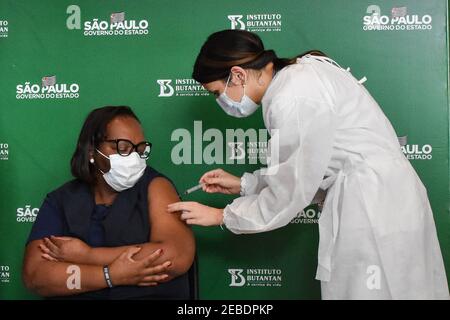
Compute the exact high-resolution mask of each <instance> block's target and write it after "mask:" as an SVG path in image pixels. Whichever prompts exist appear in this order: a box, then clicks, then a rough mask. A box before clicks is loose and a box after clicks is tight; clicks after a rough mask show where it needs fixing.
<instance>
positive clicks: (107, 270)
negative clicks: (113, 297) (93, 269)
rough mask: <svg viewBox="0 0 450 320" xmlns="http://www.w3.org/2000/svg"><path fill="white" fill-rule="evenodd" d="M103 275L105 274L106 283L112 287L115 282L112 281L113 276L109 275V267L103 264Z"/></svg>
mask: <svg viewBox="0 0 450 320" xmlns="http://www.w3.org/2000/svg"><path fill="white" fill-rule="evenodd" d="M103 275H104V276H105V280H106V284H107V285H108V287H110V288H112V287H113V284H112V282H111V276H110V275H109V267H108V266H103Z"/></svg>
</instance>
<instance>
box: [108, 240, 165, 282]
mask: <svg viewBox="0 0 450 320" xmlns="http://www.w3.org/2000/svg"><path fill="white" fill-rule="evenodd" d="M140 250H141V248H140V247H132V248H128V249H127V250H125V251H124V252H123V253H122V254H121V255H120V256H119V257H117V259H116V260H114V261H113V262H112V263H111V265H110V266H109V273H110V276H111V282H112V284H113V285H114V286H122V285H137V286H156V285H157V284H158V283H159V282H164V281H167V280H168V278H169V275H168V274H166V273H165V272H167V269H168V268H169V267H170V265H171V264H172V263H171V262H170V261H165V262H164V263H162V264H159V265H157V266H152V264H153V263H154V262H155V261H156V260H157V259H158V258H159V257H160V256H161V255H162V253H163V250H162V249H158V250H156V251H155V252H153V253H152V254H151V255H149V256H148V257H145V258H143V259H140V260H134V259H133V256H134V255H135V254H136V253H138V252H139V251H140Z"/></svg>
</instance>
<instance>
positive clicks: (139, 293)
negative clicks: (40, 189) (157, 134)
mask: <svg viewBox="0 0 450 320" xmlns="http://www.w3.org/2000/svg"><path fill="white" fill-rule="evenodd" d="M161 176H162V177H164V176H163V175H161V174H159V173H158V172H157V171H155V170H154V169H152V168H151V167H147V169H146V170H145V173H144V175H143V176H142V178H141V179H139V181H138V183H137V184H136V185H135V186H134V187H132V188H130V189H127V190H125V191H122V192H120V193H119V194H118V195H117V197H116V199H114V202H113V204H112V205H111V206H106V205H101V204H95V197H94V194H93V192H92V190H91V188H90V186H89V185H87V184H86V183H84V182H82V181H80V180H72V181H70V182H68V183H66V184H64V185H63V186H61V187H60V188H58V189H56V190H54V191H53V192H51V193H49V194H48V195H47V197H46V198H45V200H44V202H43V204H42V206H41V208H40V210H39V213H38V215H37V217H36V220H35V222H34V224H33V227H32V229H31V232H30V235H29V237H28V241H27V243H29V242H30V241H33V240H38V239H42V238H44V237H49V236H52V235H53V236H68V237H75V238H78V239H80V240H82V241H84V242H85V243H87V244H88V245H89V246H91V247H117V246H126V245H133V244H139V243H144V242H148V241H150V236H151V235H150V221H149V216H148V185H149V184H150V182H151V180H152V179H153V178H155V177H161ZM113 283H114V281H113ZM188 297H189V283H188V277H187V274H184V275H181V276H179V277H177V278H175V279H173V280H171V281H169V282H166V283H161V284H160V285H158V286H156V287H138V286H118V287H114V288H111V289H110V288H106V289H103V290H97V291H91V292H86V293H82V294H78V295H74V296H67V297H63V298H65V299H67V298H68V299H70V298H74V299H187V298H188Z"/></svg>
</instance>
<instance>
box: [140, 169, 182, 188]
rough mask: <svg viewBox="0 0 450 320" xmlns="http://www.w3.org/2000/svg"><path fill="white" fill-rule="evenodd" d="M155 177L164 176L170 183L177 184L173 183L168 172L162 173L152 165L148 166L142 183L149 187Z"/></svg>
mask: <svg viewBox="0 0 450 320" xmlns="http://www.w3.org/2000/svg"><path fill="white" fill-rule="evenodd" d="M155 178H162V179H164V180H167V181H168V182H169V183H170V184H172V185H173V186H174V187H175V184H174V183H173V181H172V179H170V178H169V177H168V176H167V175H166V174H163V173H161V172H160V171H158V170H156V169H154V168H153V167H151V166H147V168H146V169H145V172H144V176H143V179H141V181H142V183H143V184H144V185H145V186H146V187H147V188H148V187H149V186H150V183H151V182H152V181H153V180H154V179H155Z"/></svg>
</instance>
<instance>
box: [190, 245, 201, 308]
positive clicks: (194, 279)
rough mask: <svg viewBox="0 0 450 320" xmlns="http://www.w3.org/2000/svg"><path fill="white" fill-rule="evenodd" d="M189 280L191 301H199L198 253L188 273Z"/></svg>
mask: <svg viewBox="0 0 450 320" xmlns="http://www.w3.org/2000/svg"><path fill="white" fill-rule="evenodd" d="M188 279H189V299H190V300H198V299H199V284H198V257H197V253H196V254H195V256H194V262H193V263H192V266H191V268H190V269H189V271H188Z"/></svg>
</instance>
